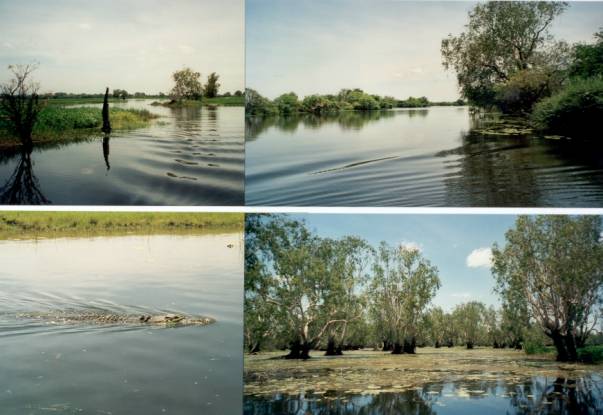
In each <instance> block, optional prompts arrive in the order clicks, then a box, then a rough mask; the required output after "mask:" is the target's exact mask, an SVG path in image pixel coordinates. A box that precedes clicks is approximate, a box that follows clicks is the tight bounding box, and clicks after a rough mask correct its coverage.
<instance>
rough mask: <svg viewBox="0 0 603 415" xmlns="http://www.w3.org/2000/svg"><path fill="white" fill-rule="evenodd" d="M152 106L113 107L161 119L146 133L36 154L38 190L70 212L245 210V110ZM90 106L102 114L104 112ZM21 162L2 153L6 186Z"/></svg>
mask: <svg viewBox="0 0 603 415" xmlns="http://www.w3.org/2000/svg"><path fill="white" fill-rule="evenodd" d="M151 102H152V100H129V101H126V102H123V103H115V104H114V106H115V107H120V108H131V109H144V110H149V111H150V112H151V113H153V114H157V115H159V116H160V118H158V119H156V120H154V121H153V122H151V124H150V125H148V126H147V127H144V128H138V129H134V130H113V131H112V132H111V135H110V138H109V137H105V136H103V135H102V134H98V132H93V133H92V134H93V136H88V137H82V138H81V139H78V140H73V141H69V142H68V143H67V144H62V145H55V144H52V145H39V146H36V147H35V148H34V155H35V161H36V165H35V169H36V174H37V177H38V179H39V183H38V187H39V188H40V189H41V190H42V191H43V193H44V195H45V196H46V198H47V199H49V200H52V202H53V203H56V204H65V205H179V206H184V205H220V206H222V205H241V204H242V203H243V200H244V193H243V183H244V130H243V128H244V109H243V108H242V107H217V108H206V107H203V108H200V107H198V106H194V107H184V108H168V107H163V106H151ZM88 106H92V107H95V108H99V111H100V104H89V105H88ZM101 146H102V147H101ZM99 147H101V148H99ZM101 150H102V152H101ZM99 153H100V154H99ZM101 154H102V158H101ZM19 156H20V155H18V154H16V153H14V152H13V153H10V152H5V151H0V184H2V182H4V181H5V180H7V178H9V177H10V176H11V175H12V174H13V170H14V169H15V167H16V164H17V163H18V161H19ZM109 172H110V174H109ZM4 203H6V202H4ZM22 203H27V202H26V201H24V202H22Z"/></svg>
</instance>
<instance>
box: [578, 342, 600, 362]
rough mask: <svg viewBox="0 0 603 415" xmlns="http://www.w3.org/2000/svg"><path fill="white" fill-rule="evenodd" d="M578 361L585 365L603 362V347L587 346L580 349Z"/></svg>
mask: <svg viewBox="0 0 603 415" xmlns="http://www.w3.org/2000/svg"><path fill="white" fill-rule="evenodd" d="M578 360H579V361H581V362H583V363H600V362H603V345H597V346H586V347H583V348H582V349H578Z"/></svg>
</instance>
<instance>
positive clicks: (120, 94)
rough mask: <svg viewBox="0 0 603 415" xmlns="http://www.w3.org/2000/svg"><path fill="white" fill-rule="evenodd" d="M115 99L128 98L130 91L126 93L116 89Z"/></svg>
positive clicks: (123, 90) (114, 92)
mask: <svg viewBox="0 0 603 415" xmlns="http://www.w3.org/2000/svg"><path fill="white" fill-rule="evenodd" d="M113 98H121V99H126V98H128V91H126V90H125V89H114V90H113Z"/></svg>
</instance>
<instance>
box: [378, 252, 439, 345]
mask: <svg viewBox="0 0 603 415" xmlns="http://www.w3.org/2000/svg"><path fill="white" fill-rule="evenodd" d="M439 287H440V279H439V277H438V270H437V268H436V267H435V266H433V265H431V263H430V262H429V261H428V260H427V259H425V258H423V256H422V255H421V253H420V252H419V250H417V249H412V248H406V247H403V246H400V247H392V246H390V245H388V244H387V243H385V242H382V243H381V245H380V246H379V249H378V250H377V253H376V256H375V261H374V265H373V277H372V281H371V287H370V295H371V299H372V301H373V303H372V314H373V318H374V319H375V320H376V321H377V324H379V326H380V327H381V328H382V329H383V333H384V335H386V336H387V337H386V340H387V341H389V342H390V343H391V344H392V346H393V350H392V353H393V354H400V353H402V352H406V353H414V352H415V348H416V337H417V333H418V326H419V322H420V320H421V318H422V317H423V314H424V313H425V311H426V308H427V306H428V305H429V303H430V302H431V300H432V299H433V297H434V296H435V294H436V292H437V290H438V288H439Z"/></svg>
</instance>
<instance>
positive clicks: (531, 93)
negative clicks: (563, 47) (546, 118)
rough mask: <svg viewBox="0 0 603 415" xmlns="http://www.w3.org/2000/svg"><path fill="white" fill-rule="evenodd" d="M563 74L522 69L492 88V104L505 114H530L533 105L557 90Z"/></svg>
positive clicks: (546, 70)
mask: <svg viewBox="0 0 603 415" xmlns="http://www.w3.org/2000/svg"><path fill="white" fill-rule="evenodd" d="M564 78H565V77H564V76H563V73H562V72H560V71H557V70H555V69H554V68H549V67H541V68H535V69H523V70H520V71H517V72H515V73H514V74H513V75H511V76H510V78H509V79H508V80H507V81H505V82H502V83H500V84H497V85H495V86H494V93H495V96H494V103H495V104H496V106H497V107H498V108H500V109H501V110H502V111H503V112H505V113H525V114H529V113H530V112H532V109H533V107H534V105H535V104H536V103H537V102H538V101H540V100H542V99H543V98H546V97H548V96H550V95H551V94H552V93H553V92H556V91H557V90H559V88H560V87H561V85H562V84H563V81H564Z"/></svg>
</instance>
